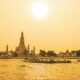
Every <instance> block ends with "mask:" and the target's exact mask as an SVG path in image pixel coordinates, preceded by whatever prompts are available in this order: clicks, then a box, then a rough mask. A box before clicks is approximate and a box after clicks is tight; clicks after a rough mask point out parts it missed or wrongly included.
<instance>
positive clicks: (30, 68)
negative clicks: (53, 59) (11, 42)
mask: <svg viewBox="0 0 80 80" xmlns="http://www.w3.org/2000/svg"><path fill="white" fill-rule="evenodd" d="M0 80H80V63H79V62H77V60H74V61H72V63H61V64H58V63H57V64H43V63H42V64H41V63H28V62H24V61H23V60H22V59H0Z"/></svg>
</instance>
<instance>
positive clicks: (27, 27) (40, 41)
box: [0, 0, 80, 52]
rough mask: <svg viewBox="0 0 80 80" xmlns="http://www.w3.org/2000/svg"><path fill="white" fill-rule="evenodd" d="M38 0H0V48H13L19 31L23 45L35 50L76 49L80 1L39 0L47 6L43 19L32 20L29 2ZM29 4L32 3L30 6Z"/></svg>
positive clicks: (79, 34)
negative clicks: (47, 9) (23, 41)
mask: <svg viewBox="0 0 80 80" xmlns="http://www.w3.org/2000/svg"><path fill="white" fill-rule="evenodd" d="M37 1H41V0H0V51H4V50H5V48H6V45H7V44H8V45H9V50H11V49H12V50H15V48H16V47H17V46H18V45H19V39H20V34H21V32H22V31H23V32H24V37H25V45H26V47H27V45H28V44H29V45H30V47H31V48H30V49H32V48H33V46H35V47H36V52H39V50H40V49H42V50H46V51H48V50H54V51H55V52H59V51H65V50H66V49H69V50H77V49H80V0H42V3H46V4H47V5H48V6H50V7H49V8H50V10H49V12H48V15H47V16H46V18H45V19H42V20H39V19H36V18H35V17H34V16H33V15H32V14H33V13H32V12H31V8H30V7H31V6H32V4H33V3H36V2H37ZM32 7H33V6H32Z"/></svg>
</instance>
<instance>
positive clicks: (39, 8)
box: [31, 2, 49, 20]
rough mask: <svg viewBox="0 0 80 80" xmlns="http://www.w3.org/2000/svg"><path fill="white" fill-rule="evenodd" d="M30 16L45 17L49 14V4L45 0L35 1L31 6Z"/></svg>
mask: <svg viewBox="0 0 80 80" xmlns="http://www.w3.org/2000/svg"><path fill="white" fill-rule="evenodd" d="M31 13H32V16H33V17H34V18H36V19H39V20H40V19H41V20H42V19H46V17H47V16H48V14H49V5H48V4H47V3H46V2H35V3H32V6H31Z"/></svg>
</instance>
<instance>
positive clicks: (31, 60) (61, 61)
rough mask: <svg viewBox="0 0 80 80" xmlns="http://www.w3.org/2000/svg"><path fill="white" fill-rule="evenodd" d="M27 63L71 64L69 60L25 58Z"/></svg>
mask: <svg viewBox="0 0 80 80" xmlns="http://www.w3.org/2000/svg"><path fill="white" fill-rule="evenodd" d="M24 61H25V62H32V63H71V61H70V60H68V59H54V58H51V57H38V58H30V57H29V58H25V60H24Z"/></svg>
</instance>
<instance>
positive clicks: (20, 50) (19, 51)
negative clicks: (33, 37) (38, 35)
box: [16, 32, 27, 56]
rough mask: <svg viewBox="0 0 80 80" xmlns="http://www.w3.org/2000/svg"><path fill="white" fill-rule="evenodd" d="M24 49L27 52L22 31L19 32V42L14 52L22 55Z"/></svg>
mask: <svg viewBox="0 0 80 80" xmlns="http://www.w3.org/2000/svg"><path fill="white" fill-rule="evenodd" d="M25 51H26V52H27V49H26V47H25V43H24V34H23V32H21V37H20V43H19V46H18V47H17V48H16V53H18V55H19V56H24V53H25ZM26 54H27V53H26Z"/></svg>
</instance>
